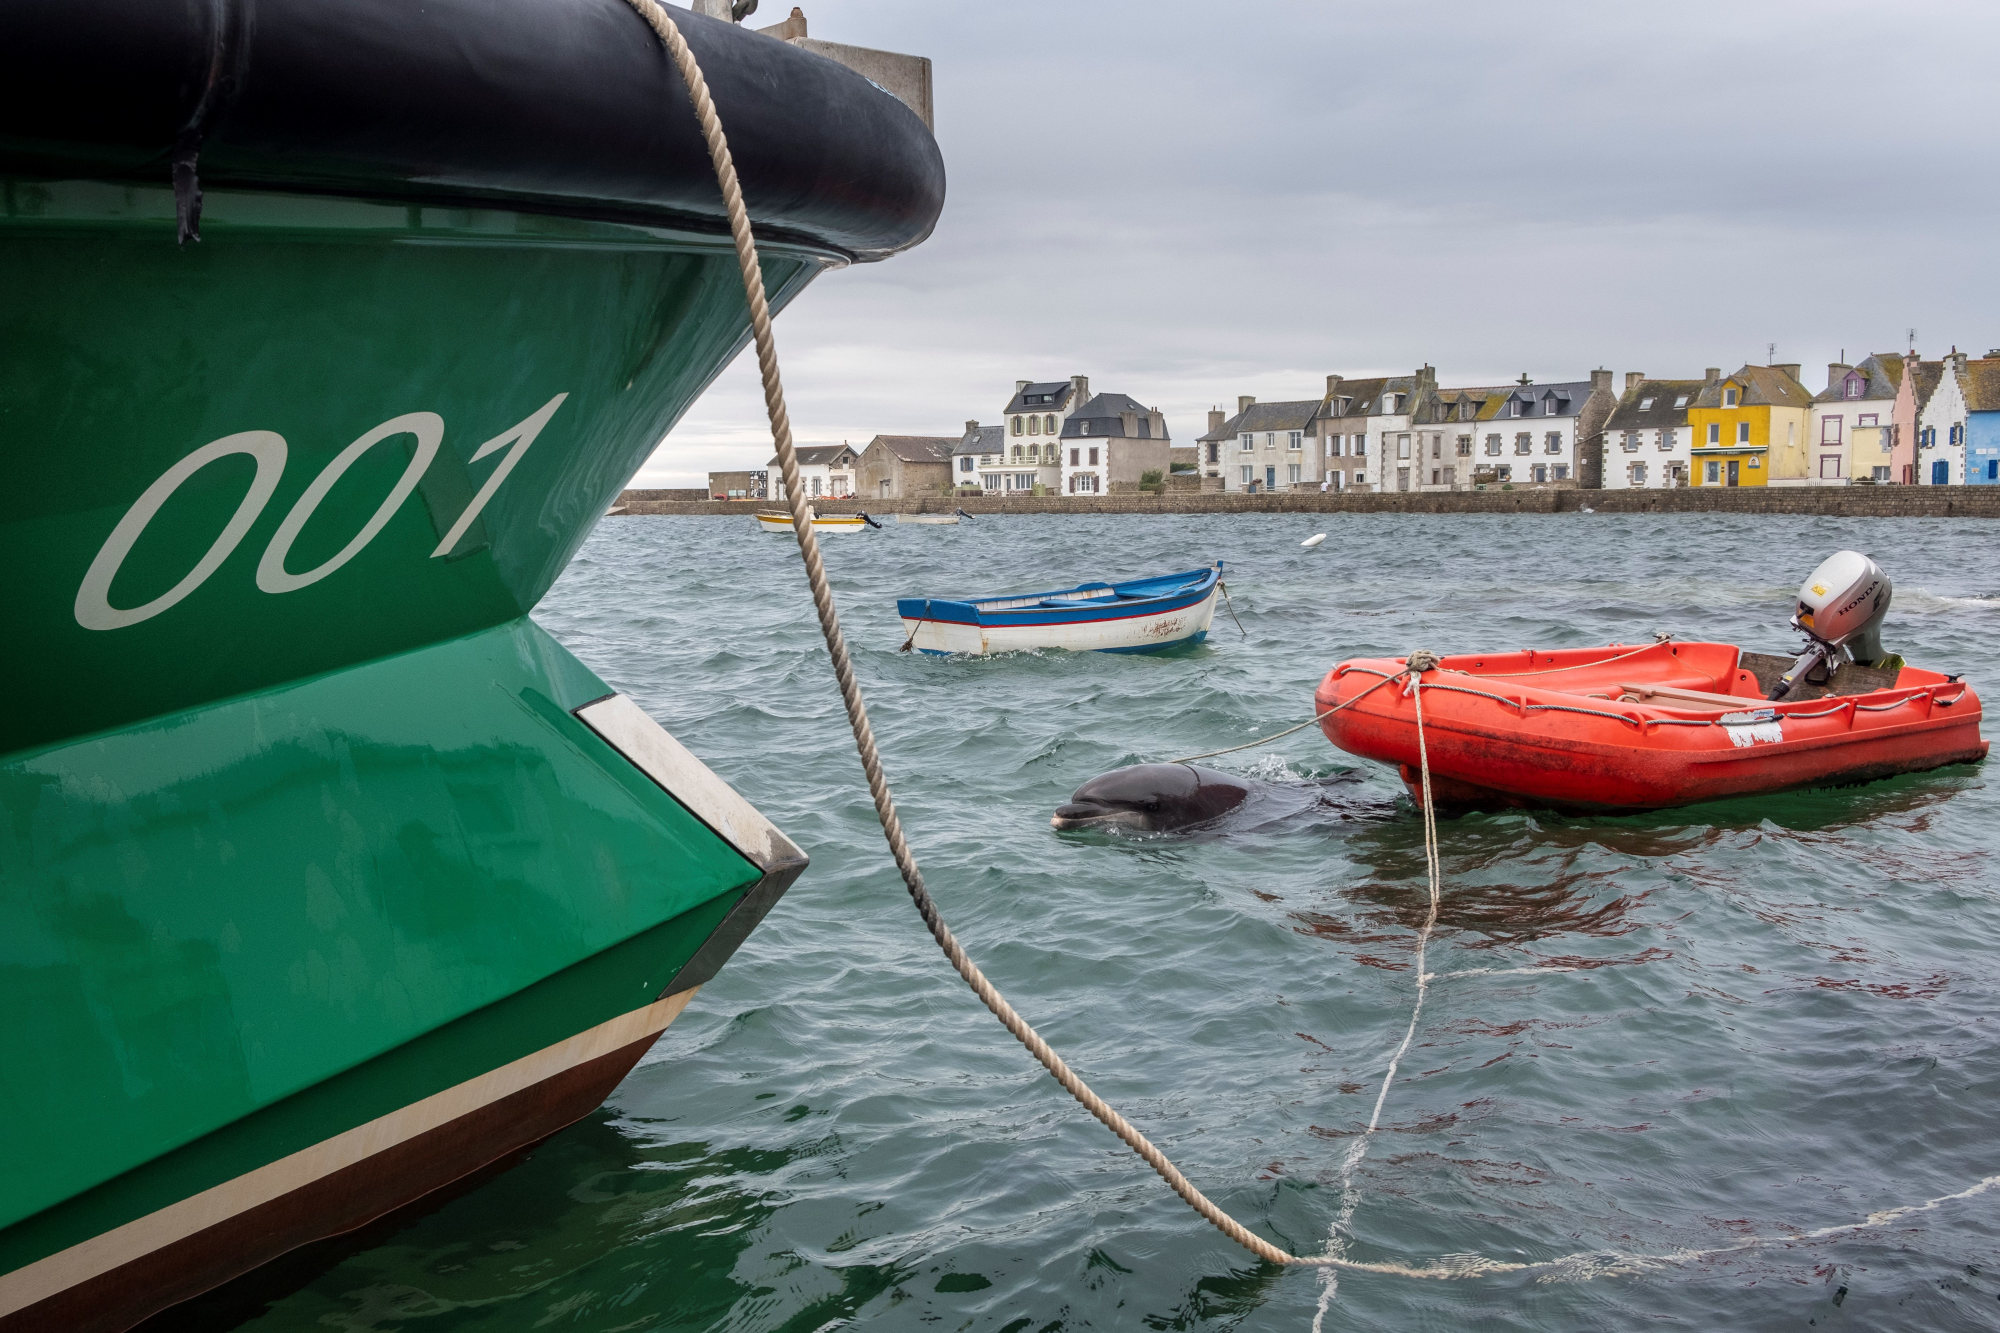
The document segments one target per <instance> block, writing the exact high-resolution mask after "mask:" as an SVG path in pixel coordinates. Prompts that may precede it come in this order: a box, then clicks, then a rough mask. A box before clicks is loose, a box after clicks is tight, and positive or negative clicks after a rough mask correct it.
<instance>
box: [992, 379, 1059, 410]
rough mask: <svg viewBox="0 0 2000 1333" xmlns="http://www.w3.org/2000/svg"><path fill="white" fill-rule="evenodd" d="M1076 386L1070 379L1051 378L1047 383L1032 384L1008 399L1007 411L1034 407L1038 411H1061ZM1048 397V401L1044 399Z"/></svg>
mask: <svg viewBox="0 0 2000 1333" xmlns="http://www.w3.org/2000/svg"><path fill="white" fill-rule="evenodd" d="M1075 388H1076V386H1075V385H1074V384H1071V383H1070V382H1069V381H1068V380H1051V381H1049V382H1048V383H1047V384H1030V385H1029V386H1028V387H1027V388H1025V389H1020V390H1017V391H1016V392H1015V394H1014V396H1013V397H1012V398H1010V399H1008V400H1007V406H1006V409H1005V410H1006V411H1008V412H1026V411H1027V410H1028V409H1030V408H1033V409H1034V410H1035V411H1037V412H1060V411H1062V410H1063V408H1064V407H1065V406H1067V405H1068V403H1069V396H1070V394H1071V392H1073V391H1074V390H1075ZM1045 398H1046V399H1047V400H1048V401H1047V402H1044V401H1042V400H1043V399H1045Z"/></svg>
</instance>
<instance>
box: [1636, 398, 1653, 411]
mask: <svg viewBox="0 0 2000 1333" xmlns="http://www.w3.org/2000/svg"><path fill="white" fill-rule="evenodd" d="M1639 410H1640V411H1641V412H1650V411H1652V410H1653V400H1652V399H1650V398H1641V399H1640V400H1639Z"/></svg>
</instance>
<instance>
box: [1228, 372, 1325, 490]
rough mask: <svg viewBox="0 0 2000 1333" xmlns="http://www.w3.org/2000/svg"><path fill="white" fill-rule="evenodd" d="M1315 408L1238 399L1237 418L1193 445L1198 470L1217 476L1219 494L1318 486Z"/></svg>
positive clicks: (1306, 401)
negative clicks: (1197, 447) (1197, 453)
mask: <svg viewBox="0 0 2000 1333" xmlns="http://www.w3.org/2000/svg"><path fill="white" fill-rule="evenodd" d="M1320 404H1321V400H1320V399H1317V398H1301V399H1294V400H1290V401H1284V402H1275V403H1260V402H1258V401H1257V400H1256V399H1255V398H1252V397H1250V396H1248V395H1245V396H1243V397H1241V398H1238V399H1237V400H1236V415H1235V416H1233V417H1230V418H1228V419H1227V420H1226V421H1222V422H1219V423H1216V424H1214V425H1211V427H1210V428H1209V431H1208V433H1207V434H1206V435H1203V436H1202V437H1201V440H1200V441H1199V442H1198V443H1199V444H1200V447H1201V455H1200V457H1201V466H1202V468H1203V470H1204V471H1206V472H1207V473H1208V475H1209V476H1220V477H1221V478H1222V488H1223V490H1225V491H1233V492H1237V493H1240V494H1248V495H1264V494H1270V493H1274V492H1277V491H1289V490H1292V489H1294V488H1299V487H1309V486H1311V487H1316V486H1318V485H1319V478H1320V469H1319V448H1318V443H1319V442H1318V440H1317V439H1316V438H1314V432H1313V422H1314V420H1315V419H1316V418H1317V417H1318V416H1319V409H1320ZM1215 415H1218V416H1219V415H1220V413H1217V414H1215ZM1211 421H1213V417H1211ZM1210 459H1214V460H1216V462H1215V463H1214V464H1211V463H1210V461H1209V460H1210Z"/></svg>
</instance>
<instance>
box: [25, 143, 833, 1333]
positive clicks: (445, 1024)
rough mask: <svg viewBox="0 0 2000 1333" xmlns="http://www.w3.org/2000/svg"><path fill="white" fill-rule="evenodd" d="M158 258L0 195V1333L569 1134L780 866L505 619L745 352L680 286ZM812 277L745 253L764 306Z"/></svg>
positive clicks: (572, 233) (621, 259)
mask: <svg viewBox="0 0 2000 1333" xmlns="http://www.w3.org/2000/svg"><path fill="white" fill-rule="evenodd" d="M174 231H175V208H174V200H173V197H172V195H171V193H170V192H168V191H165V190H159V189H148V188H140V187H125V186H114V185H107V184H101V183H88V182H67V183H65V182H57V183H50V182H30V181H21V180H15V181H11V182H6V183H4V184H0V290H5V291H7V292H9V293H10V298H11V299H10V302H9V311H8V317H7V321H6V323H5V325H4V327H0V375H4V377H5V378H4V382H0V558H4V559H5V560H6V561H7V567H8V568H9V569H12V570H14V571H16V575H15V577H14V578H13V579H12V580H10V582H9V584H8V587H7V592H6V594H5V600H4V612H0V615H3V616H4V624H5V626H6V630H7V639H8V642H9V643H10V644H11V645H14V649H13V650H12V651H9V652H8V653H6V654H4V655H0V690H4V696H0V697H6V698H8V699H9V700H11V701H13V702H14V706H12V707H10V708H8V709H7V710H5V711H4V712H0V883H4V884H5V886H6V887H5V893H4V894H0V1013H6V1014H8V1015H12V1016H14V1017H13V1018H11V1019H10V1021H8V1022H7V1023H6V1024H4V1025H0V1071H4V1074H0V1166H4V1169H0V1324H5V1323H6V1322H7V1321H8V1320H9V1319H10V1318H11V1319H12V1320H14V1321H15V1322H18V1323H20V1325H21V1326H23V1327H31V1326H37V1324H41V1325H45V1326H61V1327H79V1328H80V1327H104V1328H113V1327H121V1326H123V1325H124V1324H125V1323H129V1322H130V1321H131V1320H132V1319H133V1318H136V1317H139V1316H141V1315H143V1314H144V1313H146V1312H147V1311H148V1310H150V1309H154V1308H158V1307H159V1306H160V1305H161V1304H163V1303H166V1302H167V1301H170V1300H173V1299H179V1298H181V1297H184V1296H186V1295H190V1294H193V1293H194V1292H196V1291H199V1290H202V1289H203V1288H204V1287H206V1286H208V1285H211V1284H212V1283H214V1282H215V1281H218V1280H222V1279H223V1278H226V1277H227V1276H229V1275H231V1274H232V1273H233V1272H235V1271H240V1270H241V1269H243V1268H245V1267H248V1266H250V1264H252V1263H254V1262H256V1261H257V1260H258V1259H261V1258H264V1257H269V1255H270V1254H272V1253H276V1252H279V1251H281V1250H282V1249H284V1248H288V1247H289V1246H291V1245H296V1244H299V1243H302V1242H303V1241H305V1240H309V1239H311V1238H313V1236H315V1235H319V1234H326V1233H327V1232H329V1231H337V1230H340V1229H343V1228H344V1227H350V1226H354V1225H358V1224H360V1223H361V1222H363V1221H366V1220H367V1219H368V1218H369V1217H372V1216H375V1215H376V1214H378V1213H380V1212H381V1211H382V1210H383V1209H384V1208H387V1207H392V1206H395V1205H396V1204H398V1203H400V1202H404V1201H407V1199H409V1198H412V1197H415V1196H416V1195H418V1194H421V1193H422V1192H424V1191H425V1190H427V1189H430V1188H434V1187H436V1186H437V1185H441V1184H443V1183H446V1181H448V1180H449V1179H452V1178H454V1177H456V1176H459V1175H463V1174H465V1173H466V1172H468V1171H470V1170H474V1169H477V1168H478V1167H479V1166H480V1165H483V1164H484V1163H485V1162H486V1161H490V1160H492V1159H493V1158H496V1157H499V1156H502V1155H504V1154H505V1153H507V1152H511V1151H514V1150H516V1149H518V1148H519V1147H521V1146H523V1145H524V1144H527V1143H531V1142H533V1141H535V1140H536V1139H538V1138H540V1137H542V1136H543V1135H545V1134H547V1133H548V1132H550V1131H552V1130H553V1129H554V1128H557V1127H559V1126H560V1125H561V1124H563V1123H566V1122H567V1121H568V1120H572V1119H574V1118H575V1117H576V1116H577V1115H580V1114H583V1113H584V1112H586V1111H587V1110H589V1109H590V1108H591V1107H593V1106H595V1105H596V1103H597V1101H598V1100H600V1099H601V1098H602V1096H603V1094H604V1092H605V1091H606V1090H607V1089H608V1088H609V1087H610V1086H612V1084H614V1083H615V1082H616V1080H617V1078H618V1077H620V1076H622V1074H623V1073H624V1072H625V1070H627V1069H629V1068H630V1065H631V1064H632V1062H634V1061H636V1060H637V1059H638V1058H639V1056H640V1055H641V1054H642V1053H643V1052H644V1050H645V1049H646V1046H647V1045H648V1044H650V1042H651V1041H652V1039H653V1037H655V1036H656V1035H657V1033H658V1031H659V1030H660V1028H662V1027H664V1026H665V1024H666V1022H667V1021H669V1020H670V1019H671V1018H672V1016H673V1014H675V1013H677V1012H678V1011H679V1008H680V1006H681V1005H684V1004H685V1003H686V1000H687V997H688V995H689V994H690V993H691V991H692V989H693V988H694V987H695V986H698V985H699V984H700V982H701V980H702V979H704V978H705V977H706V976H707V975H709V974H712V972H713V970H714V967H715V966H718V965H719V963H720V960H721V958H722V957H725V956H726V955H727V953H728V951H729V949H730V948H733V947H734V944H735V943H736V941H738V940H740V939H741V937H742V935H743V933H744V932H746V931H747V930H748V929H749V928H750V926H752V925H754V924H755V921H756V919H757V917H758V916H760V915H761V913H762V912H763V911H764V910H766V909H767V908H768V907H769V905H770V902H771V900H772V899H773V898H774V897H775V895H776V894H777V893H778V892H781V891H782V889H783V887H784V886H785V884H787V883H789V882H790V880H791V878H793V877H794V876H796V875H797V873H798V872H799V869H800V868H801V867H802V866H803V864H804V861H803V857H802V856H800V855H799V854H798V853H797V851H796V849H795V848H791V847H790V845H789V844H788V843H785V842H784V841H783V839H782V837H781V836H779V835H777V834H776V833H775V830H769V829H768V827H767V826H766V827H765V828H764V829H763V830H762V831H758V830H756V829H750V831H749V832H748V833H746V832H745V830H746V828H749V826H750V824H752V823H754V819H752V817H751V816H749V815H745V814H744V813H743V812H742V811H741V810H739V809H737V808H736V807H735V806H732V805H731V804H730V803H729V802H730V800H731V799H733V798H732V797H731V796H730V795H728V794H726V793H724V794H718V793H717V792H716V790H715V787H716V785H717V784H714V782H713V779H712V776H706V777H705V776H703V774H704V773H705V770H699V765H698V764H694V763H693V761H692V760H691V759H688V758H687V757H686V756H684V755H679V752H677V750H675V748H674V747H673V746H672V742H671V741H669V740H665V739H664V734H663V733H660V734H659V736H653V735H651V734H650V733H648V732H647V731H646V728H648V727H650V726H651V724H650V723H646V722H645V721H644V719H643V718H636V717H635V714H634V712H633V710H630V709H629V707H628V708H627V709H626V710H625V711H624V712H620V711H618V709H617V708H616V707H615V706H612V705H607V704H605V703H603V702H602V701H604V700H605V699H606V697H607V696H610V695H611V694H612V691H611V690H610V688H609V687H608V686H606V685H605V684H604V682H602V681H601V680H599V679H598V678H597V677H595V676H594V675H593V674H592V673H591V672H590V671H589V670H587V669H586V668H585V667H584V666H582V664H580V663H579V662H577V661H576V660H575V659H574V658H573V657H571V656H570V655H569V654H568V653H567V652H565V651H564V650H563V649H562V648H561V647H560V646H559V645H557V644H556V643H554V642H553V641H552V640H551V639H549V638H548V636H547V635H546V634H544V633H543V632H542V631H540V630H539V629H538V628H536V627H535V626H534V625H533V623H532V622H531V621H529V620H528V619H527V618H526V615H527V612H528V610H529V609H530V608H531V607H533V606H534V605H535V603H536V602H537V601H538V600H539V599H540V598H541V596H542V595H543V593H544V592H546V591H547V589H548V586H549V584H550V583H551V582H552V581H553V580H554V578H555V577H556V575H557V574H559V573H560V572H561V570H562V569H563V567H564V565H565V564H566V563H567V562H568V560H569V559H570V557H571V555H572V554H573V553H574V551H575V549H576V547H577V545H578V544H579V543H580V542H581V541H582V540H583V538H584V537H585V536H586V535H587V533H588V532H589V530H590V528H591V526H592V524H593V523H594V522H595V520H596V519H597V517H598V516H599V515H601V514H602V513H603V512H604V510H605V508H606V507H607V505H608V504H609V503H610V502H611V501H612V499H613V498H614V497H615V495H616V494H617V492H618V490H619V489H620V487H621V486H622V485H623V484H624V483H625V481H626V480H627V478H629V476H630V475H631V473H632V472H633V471H634V470H635V469H636V468H637V466H638V465H639V463H640V462H642V461H643V460H644V458H645V456H646V455H647V454H648V453H649V452H650V451H651V450H652V449H653V448H654V447H655V446H656V445H657V443H658V441H659V440H660V438H661V437H662V436H663V435H664V434H665V433H666V431H667V430H668V428H669V427H670V426H671V425H672V424H673V422H674V421H675V420H676V419H677V417H678V416H679V415H680V414H681V413H682V412H684V411H685V410H686V408H687V407H688V405H689V404H690V403H691V402H692V401H693V400H694V399H695V397H696V396H697V395H698V394H699V393H700V392H701V390H702V389H703V388H704V387H705V386H706V385H707V383H708V382H709V381H710V380H711V379H712V378H713V376H714V375H715V374H716V373H717V372H718V371H719V369H720V368H721V367H722V366H723V365H725V364H726V363H727V362H728V360H729V359H730V358H731V357H732V356H733V355H734V354H735V353H736V351H737V350H739V349H740V348H741V346H742V345H743V344H744V342H745V341H746V340H747V326H746V315H745V309H744V301H743V296H742V291H741V287H740V279H739V278H738V276H737V270H736V265H735V260H734V257H733V255H732V254H731V253H730V252H729V250H728V249H727V247H726V244H724V243H722V242H718V241H717V240H715V239H714V238H710V237H702V236H697V235H690V234H685V233H677V232H673V231H667V230H662V229H659V228H653V227H644V226H628V225H620V224H615V223H608V222H601V221H596V222H592V221H575V220H565V219H562V218H556V217H549V216H543V215H538V214H531V213H522V212H510V211H504V210H483V211H482V210H471V209H456V210H454V209H438V208H432V207H419V206H406V205H402V204H393V205H391V204H379V203H370V202H366V201H357V200H353V199H336V198H314V197H311V196H301V195H281V194H260V193H253V192H229V191H220V192H215V191H212V192H211V193H210V194H209V196H208V199H207V203H206V210H205V213H204V217H203V223H202V239H201V241H200V242H199V244H193V245H185V246H183V245H177V244H176V243H175V240H174ZM834 262H837V261H836V260H835V258H834V257H833V256H832V255H830V254H826V253H817V252H813V251H810V250H807V249H803V248H793V249H789V250H786V249H773V250H771V251H768V252H767V253H766V257H765V271H766V280H767V284H768V287H769V294H770V296H771V299H772V301H773V303H774V304H776V305H779V306H782V305H783V304H784V303H785V302H786V301H788V300H789V299H790V298H791V297H792V296H794V295H795V294H796V293H797V292H798V291H799V290H800V289H801V288H802V287H803V286H804V285H805V284H806V283H807V282H808V281H809V280H810V279H811V278H812V277H813V276H814V275H815V274H817V273H818V272H820V271H821V270H822V269H824V268H826V267H828V266H829V265H830V264H832V263H834ZM615 702H616V701H613V703H614V704H615ZM593 709H594V710H596V711H595V712H593ZM620 728H622V731H621V730H619V729H620ZM663 756H664V757H663ZM677 756H678V757H677ZM120 1292H123V1293H125V1295H124V1296H120V1295H118V1294H117V1293H120ZM107 1293H112V1294H109V1295H107Z"/></svg>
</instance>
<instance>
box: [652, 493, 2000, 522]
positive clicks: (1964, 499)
mask: <svg viewBox="0 0 2000 1333" xmlns="http://www.w3.org/2000/svg"><path fill="white" fill-rule="evenodd" d="M646 494H647V493H646V492H644V491H626V492H625V493H624V494H623V495H621V496H620V497H619V499H618V503H619V504H620V505H621V506H623V509H622V512H623V513H625V514H679V515H686V516H710V517H714V516H720V515H726V514H740V515H748V514H753V513H755V512H756V511H758V510H759V509H772V510H774V509H777V508H779V507H780V506H778V505H775V504H772V503H771V502H770V501H767V500H696V501H674V500H654V499H645V498H642V497H644V496H645V495H646ZM860 507H861V505H860V503H859V502H854V501H842V502H838V503H834V502H829V503H828V504H827V505H826V506H825V511H826V512H827V513H830V514H831V513H852V512H854V511H855V509H857V508H860ZM866 509H867V512H868V513H870V514H874V515H877V516H885V515H889V514H894V513H898V512H900V513H905V514H939V513H945V514H948V513H950V512H951V511H952V510H954V509H963V510H964V511H965V512H966V513H968V514H1336V513H1338V514H1567V513H1575V512H1577V511H1579V510H1586V509H1587V510H1591V511H1594V512H1596V513H1600V514H1635V513H1646V514H1823V515H1827V516H1830V517H1852V518H2000V486H1743V487H1737V488H1734V489H1731V488H1728V487H1717V488H1713V489H1711V488H1708V487H1688V488H1685V489H1678V490H1663V491H1581V490H1519V491H1433V492H1424V491H1410V492H1400V493H1390V494H1386V495H1355V494H1352V493H1347V494H1324V493H1321V492H1319V491H1292V492H1281V493H1279V494H1277V495H1241V494H1224V495H1216V494H1212V493H1189V492H1181V493H1178V494H1167V495H1102V496H1097V497H1094V498H1090V499H1082V498H1077V499H1070V498H1066V497H1063V496H1053V495H1052V496H1042V497H1029V496H1024V497H1021V498H1019V499H1013V500H1008V499H1000V498H997V497H994V498H986V497H981V498H978V499H972V498H966V499H954V500H946V499H942V498H935V497H932V498H923V499H909V500H876V501H873V502H872V503H868V504H867V505H866Z"/></svg>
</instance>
